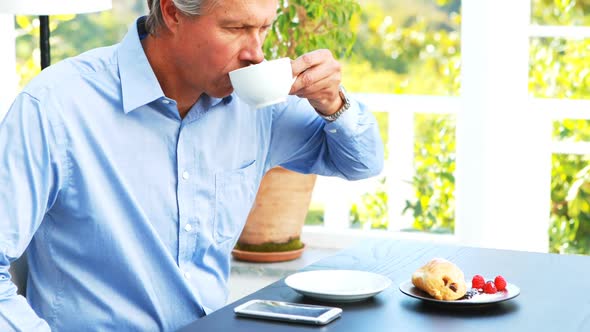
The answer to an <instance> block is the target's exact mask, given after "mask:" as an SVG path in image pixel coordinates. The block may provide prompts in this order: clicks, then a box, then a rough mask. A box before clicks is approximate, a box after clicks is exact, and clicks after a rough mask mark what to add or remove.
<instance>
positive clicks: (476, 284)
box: [471, 274, 486, 289]
mask: <svg viewBox="0 0 590 332" xmlns="http://www.w3.org/2000/svg"><path fill="white" fill-rule="evenodd" d="M485 283H486V281H485V280H484V279H483V277H482V276H480V275H479V274H476V275H474V276H473V280H471V288H478V289H480V288H483V285H484V284H485Z"/></svg>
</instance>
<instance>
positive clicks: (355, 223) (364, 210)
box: [350, 178, 389, 229]
mask: <svg viewBox="0 0 590 332" xmlns="http://www.w3.org/2000/svg"><path fill="white" fill-rule="evenodd" d="M360 200H361V201H360V203H358V204H354V205H353V206H352V208H351V210H350V224H351V225H352V227H353V228H365V229H387V227H388V225H389V214H388V213H387V190H386V187H385V178H383V179H381V181H380V182H379V186H378V187H377V188H376V190H375V192H374V193H367V194H364V195H362V196H361V198H360Z"/></svg>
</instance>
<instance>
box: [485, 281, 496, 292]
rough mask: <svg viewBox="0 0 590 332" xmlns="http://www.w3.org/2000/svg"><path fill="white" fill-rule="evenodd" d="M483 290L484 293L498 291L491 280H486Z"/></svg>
mask: <svg viewBox="0 0 590 332" xmlns="http://www.w3.org/2000/svg"><path fill="white" fill-rule="evenodd" d="M483 292H484V293H486V294H496V293H497V292H498V290H496V285H495V284H494V282H493V281H488V282H486V284H485V285H484V286H483Z"/></svg>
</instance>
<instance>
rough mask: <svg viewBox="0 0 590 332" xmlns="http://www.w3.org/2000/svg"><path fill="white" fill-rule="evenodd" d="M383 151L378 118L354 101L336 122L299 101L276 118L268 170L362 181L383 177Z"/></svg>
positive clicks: (278, 113) (290, 103) (279, 113)
mask: <svg viewBox="0 0 590 332" xmlns="http://www.w3.org/2000/svg"><path fill="white" fill-rule="evenodd" d="M383 152H384V151H383V142H382V141H381V137H380V135H379V127H378V125H377V121H376V120H375V117H374V116H373V114H371V112H369V111H368V110H367V108H366V106H365V105H363V104H361V103H359V102H357V101H355V100H351V106H350V108H349V109H348V110H346V111H345V112H344V113H342V115H341V116H340V117H339V118H338V119H336V121H333V122H327V121H326V120H324V119H323V118H321V117H320V116H319V115H318V114H317V113H316V112H315V110H314V109H313V108H312V107H311V105H310V104H309V102H308V101H307V100H306V99H299V98H297V97H290V99H289V102H288V103H287V104H286V106H285V107H284V108H283V109H281V110H278V111H276V112H275V114H274V118H273V130H272V136H271V144H270V150H269V162H270V165H269V167H272V166H276V165H278V164H280V165H281V166H283V167H285V168H288V169H290V170H293V171H296V172H300V173H305V174H307V173H314V174H319V175H326V176H338V177H341V178H345V179H347V180H359V179H364V178H368V177H371V176H375V175H378V174H379V173H380V172H381V170H382V169H383Z"/></svg>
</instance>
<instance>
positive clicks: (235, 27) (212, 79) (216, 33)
mask: <svg viewBox="0 0 590 332" xmlns="http://www.w3.org/2000/svg"><path fill="white" fill-rule="evenodd" d="M277 5H278V4H277V0H222V1H219V3H218V4H217V5H216V6H214V7H213V8H212V9H210V10H209V11H208V12H207V13H206V14H204V15H202V16H199V17H185V16H183V17H182V18H181V21H180V24H179V28H178V31H177V33H176V34H175V36H174V39H175V43H174V47H175V54H174V58H175V59H176V61H177V65H179V66H181V67H180V68H183V70H182V74H181V75H182V76H183V77H182V80H183V81H184V84H188V85H189V86H190V87H191V88H193V89H195V90H197V91H204V92H205V93H207V94H208V95H210V96H212V97H218V98H220V97H225V96H228V95H229V94H231V93H232V91H233V88H232V86H231V83H230V80H229V75H228V73H229V72H230V71H232V70H234V69H237V68H241V67H245V66H248V65H249V64H252V63H259V62H261V61H262V60H263V59H264V55H263V53H262V43H263V42H264V39H265V37H266V34H267V32H268V30H269V28H270V26H271V24H272V22H273V21H274V19H275V16H276V10H277Z"/></svg>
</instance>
